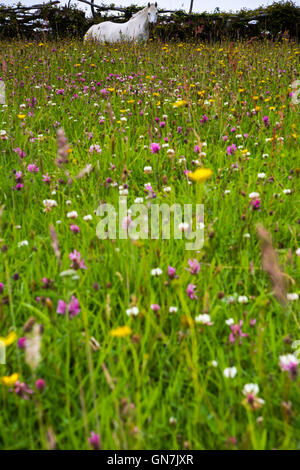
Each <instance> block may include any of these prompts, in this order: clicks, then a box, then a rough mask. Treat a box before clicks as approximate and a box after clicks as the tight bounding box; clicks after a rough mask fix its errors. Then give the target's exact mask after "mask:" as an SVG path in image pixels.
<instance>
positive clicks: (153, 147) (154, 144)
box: [150, 142, 161, 153]
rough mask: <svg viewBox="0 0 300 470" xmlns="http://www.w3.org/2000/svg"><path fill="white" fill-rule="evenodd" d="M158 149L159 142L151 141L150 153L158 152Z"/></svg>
mask: <svg viewBox="0 0 300 470" xmlns="http://www.w3.org/2000/svg"><path fill="white" fill-rule="evenodd" d="M160 149H161V147H160V144H158V143H156V142H152V144H150V150H151V153H158V152H159V151H160Z"/></svg>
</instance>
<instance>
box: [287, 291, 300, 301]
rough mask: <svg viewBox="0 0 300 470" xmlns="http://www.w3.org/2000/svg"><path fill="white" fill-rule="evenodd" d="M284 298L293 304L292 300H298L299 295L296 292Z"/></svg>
mask: <svg viewBox="0 0 300 470" xmlns="http://www.w3.org/2000/svg"><path fill="white" fill-rule="evenodd" d="M286 298H287V299H288V300H290V301H291V302H293V301H294V300H298V299H299V295H298V294H297V293H296V292H295V293H290V294H286Z"/></svg>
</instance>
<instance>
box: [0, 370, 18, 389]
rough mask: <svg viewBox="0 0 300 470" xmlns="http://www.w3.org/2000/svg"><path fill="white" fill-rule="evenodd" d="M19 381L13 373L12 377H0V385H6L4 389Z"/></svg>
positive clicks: (16, 374)
mask: <svg viewBox="0 0 300 470" xmlns="http://www.w3.org/2000/svg"><path fill="white" fill-rule="evenodd" d="M18 379H19V374H18V373H17V372H15V373H14V374H12V375H4V376H3V377H1V383H2V384H3V385H6V387H11V386H12V385H14V384H15V383H16V381H17V380H18Z"/></svg>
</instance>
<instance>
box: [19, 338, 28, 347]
mask: <svg viewBox="0 0 300 470" xmlns="http://www.w3.org/2000/svg"><path fill="white" fill-rule="evenodd" d="M25 346H26V338H25V336H22V337H21V338H19V339H18V348H19V349H25Z"/></svg>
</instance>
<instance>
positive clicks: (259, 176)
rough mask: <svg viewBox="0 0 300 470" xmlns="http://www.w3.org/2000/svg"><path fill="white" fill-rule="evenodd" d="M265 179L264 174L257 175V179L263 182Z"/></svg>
mask: <svg viewBox="0 0 300 470" xmlns="http://www.w3.org/2000/svg"><path fill="white" fill-rule="evenodd" d="M265 177H266V173H258V175H257V178H259V179H260V180H263V179H264V178H265Z"/></svg>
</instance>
